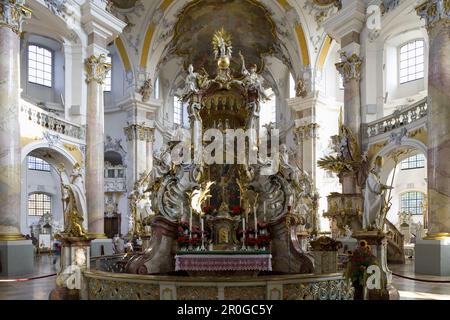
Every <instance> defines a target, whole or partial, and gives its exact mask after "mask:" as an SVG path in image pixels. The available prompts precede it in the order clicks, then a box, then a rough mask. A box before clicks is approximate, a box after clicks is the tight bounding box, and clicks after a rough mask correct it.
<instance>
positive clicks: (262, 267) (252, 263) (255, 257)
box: [175, 254, 272, 271]
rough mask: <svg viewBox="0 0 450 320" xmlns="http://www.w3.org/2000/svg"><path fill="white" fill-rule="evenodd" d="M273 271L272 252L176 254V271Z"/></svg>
mask: <svg viewBox="0 0 450 320" xmlns="http://www.w3.org/2000/svg"><path fill="white" fill-rule="evenodd" d="M181 270H183V271H250V270H256V271H272V255H271V254H234V255H222V254H183V255H176V256H175V271H181Z"/></svg>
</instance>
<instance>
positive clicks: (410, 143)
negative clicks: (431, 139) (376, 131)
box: [370, 137, 427, 183]
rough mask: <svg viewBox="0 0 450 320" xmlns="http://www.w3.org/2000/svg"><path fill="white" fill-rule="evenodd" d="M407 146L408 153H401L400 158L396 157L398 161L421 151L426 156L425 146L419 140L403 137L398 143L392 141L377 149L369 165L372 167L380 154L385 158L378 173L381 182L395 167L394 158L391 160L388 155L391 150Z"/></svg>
mask: <svg viewBox="0 0 450 320" xmlns="http://www.w3.org/2000/svg"><path fill="white" fill-rule="evenodd" d="M407 148H409V149H411V151H410V152H409V153H408V154H404V155H401V156H400V158H399V159H398V160H399V161H402V160H404V159H406V158H408V157H410V156H413V155H415V154H418V153H423V154H424V156H425V158H427V146H426V145H425V144H424V143H423V142H421V141H419V140H416V139H411V138H406V137H405V138H403V139H402V140H401V143H400V144H399V145H397V144H393V143H390V144H388V145H387V146H385V147H383V148H382V149H381V150H380V151H378V153H377V154H376V155H375V156H374V157H373V159H372V160H371V163H370V166H371V167H372V166H373V164H374V161H375V159H376V158H377V157H379V156H380V157H383V158H384V160H385V161H384V165H383V168H382V170H381V173H380V179H381V182H383V183H386V181H387V179H388V177H389V174H390V173H391V171H392V170H393V169H394V167H395V162H394V160H392V159H391V158H389V157H388V156H389V155H390V154H391V153H392V152H393V151H396V150H400V149H407Z"/></svg>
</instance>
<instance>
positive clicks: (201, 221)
mask: <svg viewBox="0 0 450 320" xmlns="http://www.w3.org/2000/svg"><path fill="white" fill-rule="evenodd" d="M200 225H201V230H202V236H203V227H204V226H203V218H201V220H200Z"/></svg>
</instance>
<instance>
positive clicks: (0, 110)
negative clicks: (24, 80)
mask: <svg viewBox="0 0 450 320" xmlns="http://www.w3.org/2000/svg"><path fill="white" fill-rule="evenodd" d="M30 15H31V11H30V10H29V9H27V8H26V7H25V6H24V1H10V0H0V241H1V240H6V241H8V240H23V237H22V236H21V234H20V177H21V159H20V156H21V155H20V130H19V101H20V78H19V77H20V67H19V58H20V33H21V25H22V22H23V20H24V19H26V18H28V17H30Z"/></svg>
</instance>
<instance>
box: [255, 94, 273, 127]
mask: <svg viewBox="0 0 450 320" xmlns="http://www.w3.org/2000/svg"><path fill="white" fill-rule="evenodd" d="M266 95H267V96H268V97H270V99H269V100H267V101H261V102H260V103H261V109H260V113H259V117H260V118H259V127H260V128H262V126H263V125H266V124H269V123H273V124H275V123H276V121H277V108H276V99H275V94H274V93H273V90H272V89H268V90H266Z"/></svg>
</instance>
